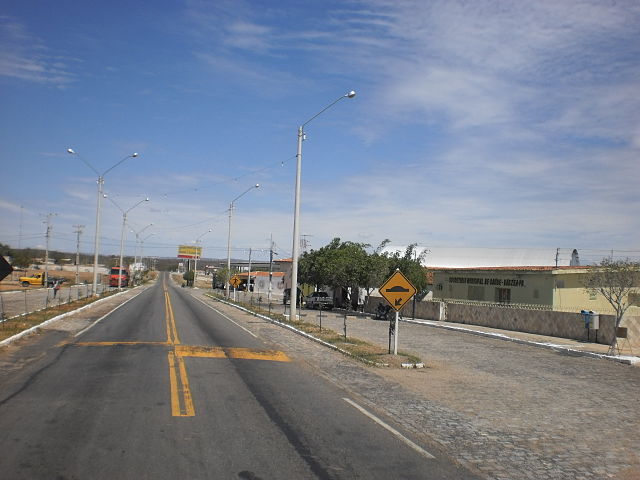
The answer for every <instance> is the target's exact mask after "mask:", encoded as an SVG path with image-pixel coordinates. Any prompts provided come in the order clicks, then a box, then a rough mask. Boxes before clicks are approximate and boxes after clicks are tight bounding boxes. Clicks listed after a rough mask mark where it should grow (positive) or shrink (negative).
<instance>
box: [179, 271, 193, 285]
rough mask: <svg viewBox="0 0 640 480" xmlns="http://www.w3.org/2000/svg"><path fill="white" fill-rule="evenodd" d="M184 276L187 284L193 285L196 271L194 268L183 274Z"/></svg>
mask: <svg viewBox="0 0 640 480" xmlns="http://www.w3.org/2000/svg"><path fill="white" fill-rule="evenodd" d="M182 278H183V279H184V280H185V281H186V282H187V286H188V287H191V286H192V285H193V278H194V273H193V270H189V271H188V272H185V273H184V275H182Z"/></svg>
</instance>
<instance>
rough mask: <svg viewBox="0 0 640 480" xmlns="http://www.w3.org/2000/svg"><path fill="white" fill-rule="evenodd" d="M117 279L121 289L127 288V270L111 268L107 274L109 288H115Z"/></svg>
mask: <svg viewBox="0 0 640 480" xmlns="http://www.w3.org/2000/svg"><path fill="white" fill-rule="evenodd" d="M118 279H120V286H121V287H127V286H129V270H128V269H126V268H124V267H122V268H121V267H111V272H110V273H109V286H110V287H117V286H118Z"/></svg>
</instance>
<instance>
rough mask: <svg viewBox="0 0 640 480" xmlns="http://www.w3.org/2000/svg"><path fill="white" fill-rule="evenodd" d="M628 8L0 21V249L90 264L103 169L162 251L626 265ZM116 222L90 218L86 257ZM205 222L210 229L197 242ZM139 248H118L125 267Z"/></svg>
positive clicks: (53, 6)
mask: <svg viewBox="0 0 640 480" xmlns="http://www.w3.org/2000/svg"><path fill="white" fill-rule="evenodd" d="M639 34H640V3H638V2H635V1H618V2H605V1H593V2H592V1H573V0H566V1H563V2H556V1H538V2H520V1H512V2H509V1H501V2H493V1H474V2H463V1H453V0H447V1H398V2H386V1H385V2H382V1H353V2H352V1H340V2H332V1H307V2H296V1H288V2H287V1H280V2H274V1H204V0H200V1H175V2H168V1H155V2H122V1H112V2H95V1H82V2H80V1H65V0H62V1H57V2H43V1H29V0H25V1H21V2H4V4H3V6H2V7H1V8H0V99H1V104H2V109H1V111H0V122H1V123H0V132H1V133H0V135H1V137H0V138H1V141H0V158H1V165H2V179H3V181H2V189H0V225H1V228H0V242H3V243H9V244H10V245H12V246H18V244H20V246H23V247H24V246H42V245H44V243H45V241H44V233H45V225H44V224H43V221H44V220H45V216H46V214H48V213H55V214H56V215H55V216H53V217H52V225H53V230H52V237H51V248H53V249H58V250H68V251H74V250H75V234H74V233H73V231H74V227H73V225H76V224H83V225H86V227H85V229H84V233H83V235H82V237H81V241H82V247H81V249H82V251H84V252H87V253H90V252H92V250H93V234H94V227H95V204H96V175H95V174H94V173H93V172H92V171H91V170H90V169H89V168H88V167H87V166H86V165H85V164H84V163H83V162H82V161H81V159H79V158H77V157H76V156H73V155H69V154H68V153H66V150H67V148H73V149H74V150H75V151H76V152H78V153H79V154H80V155H81V156H82V158H84V159H85V160H86V161H88V162H89V163H91V164H92V165H93V166H94V167H95V168H96V169H97V170H98V171H100V172H102V171H105V170H107V169H108V168H110V167H111V166H112V165H114V164H116V163H117V162H119V161H120V160H121V159H122V158H124V157H125V156H127V155H129V154H131V153H133V152H137V153H139V157H138V158H136V159H128V160H127V161H125V162H124V163H122V164H121V165H119V166H118V167H117V168H115V169H113V170H112V171H110V172H109V173H108V174H107V175H106V177H105V191H106V192H107V194H108V195H109V198H111V199H112V200H114V201H115V202H116V203H118V204H119V205H120V206H121V207H122V208H124V209H128V208H129V207H131V206H132V205H134V204H135V203H137V202H138V201H140V200H141V199H142V198H144V197H145V196H148V197H150V199H151V201H150V202H148V203H144V204H142V205H140V206H138V207H136V208H135V209H133V210H132V211H131V212H130V213H129V215H128V219H129V220H130V222H131V225H132V227H133V228H134V229H138V230H140V229H141V228H143V227H144V226H145V225H147V224H148V223H151V222H153V223H154V225H153V226H152V227H151V228H149V229H148V230H146V231H145V236H146V234H147V233H153V234H154V235H153V236H151V237H150V238H148V239H147V240H146V242H145V253H148V254H152V255H159V256H173V255H175V254H176V251H177V245H179V244H191V243H193V242H194V241H195V239H196V238H197V237H200V236H201V235H202V237H201V241H202V244H203V246H204V249H205V251H204V254H205V256H213V257H225V256H226V242H227V218H228V217H227V209H228V205H229V202H230V201H231V200H232V199H233V198H235V197H236V196H238V195H239V194H241V193H242V192H243V191H245V190H246V189H247V188H249V187H250V186H251V185H253V184H255V183H260V184H261V187H260V188H259V189H257V190H252V191H251V192H250V193H247V194H246V195H245V196H243V197H242V198H241V199H240V200H238V202H237V204H236V209H235V212H234V217H233V233H232V239H233V246H234V256H243V255H244V256H246V255H247V254H246V249H248V248H249V247H252V248H254V249H267V248H268V246H269V238H270V236H271V235H273V239H274V241H275V242H276V245H277V249H278V253H279V254H280V255H281V256H282V257H286V256H288V255H290V253H291V243H292V240H291V234H292V219H293V197H294V191H293V190H294V180H295V153H296V135H297V127H298V125H300V123H302V122H304V121H305V120H307V119H308V118H309V117H311V116H312V115H314V114H315V113H317V112H318V111H320V110H321V109H322V108H324V107H325V106H326V105H328V104H329V103H331V102H332V101H334V100H335V99H337V98H338V97H340V96H341V95H343V94H345V93H347V92H348V91H350V90H352V89H353V90H356V91H357V96H356V97H355V98H353V99H345V100H343V101H340V102H339V103H338V104H336V105H335V106H334V107H332V108H331V109H330V110H328V111H327V112H325V113H323V114H322V115H321V116H320V117H318V118H316V119H315V120H313V122H311V123H310V124H309V125H308V126H307V127H306V129H305V131H306V134H307V140H306V141H305V142H304V147H303V148H304V150H303V168H302V210H301V211H302V214H301V234H304V235H308V237H307V239H308V241H309V242H310V245H311V247H312V248H319V247H321V246H323V245H325V244H326V243H327V242H328V241H329V240H330V239H331V238H333V237H336V236H338V237H341V238H342V239H344V240H352V241H358V242H366V243H370V244H373V245H377V244H379V243H380V242H381V241H382V240H383V239H385V238H389V239H391V240H392V242H393V244H395V245H402V244H408V243H413V242H417V243H419V244H420V245H423V246H460V247H464V246H466V247H510V248H514V247H554V248H555V247H561V248H578V249H602V250H609V249H616V250H628V251H636V252H637V251H640V215H639V212H640V208H639V207H640V188H639V185H640V164H639V161H640V156H639V153H640V88H639V87H640V41H639V40H640V38H639V37H640V35H639ZM121 222H122V214H121V212H120V211H119V210H118V209H117V208H116V207H115V206H114V205H113V204H111V203H110V202H109V201H105V202H104V203H103V208H102V229H101V230H102V235H101V237H102V248H101V252H102V253H117V252H118V251H119V238H120V228H121ZM209 228H211V229H212V232H211V233H207V234H205V235H203V234H204V233H205V232H207V230H208V229H209ZM133 238H134V236H133V235H131V234H128V237H127V253H132V252H133V243H134V242H133Z"/></svg>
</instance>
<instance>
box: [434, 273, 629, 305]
mask: <svg viewBox="0 0 640 480" xmlns="http://www.w3.org/2000/svg"><path fill="white" fill-rule="evenodd" d="M588 271H589V267H580V266H562V267H550V266H542V267H475V268H436V269H432V272H433V299H434V300H458V301H461V300H462V301H465V300H466V301H472V302H490V303H495V302H497V303H509V304H525V305H539V306H540V307H541V308H545V307H546V308H548V309H549V310H555V311H562V312H580V311H581V310H591V311H596V312H599V313H602V314H613V313H614V312H613V309H612V307H611V305H610V304H609V302H608V301H607V300H606V299H605V298H604V297H603V296H602V295H600V294H597V295H591V294H590V293H589V292H588V291H587V290H586V289H585V287H584V279H585V275H587V274H588ZM639 287H640V286H639ZM630 301H631V303H632V306H631V307H630V308H629V310H628V311H627V314H628V315H640V288H638V289H637V291H636V292H635V293H632V294H631V295H630Z"/></svg>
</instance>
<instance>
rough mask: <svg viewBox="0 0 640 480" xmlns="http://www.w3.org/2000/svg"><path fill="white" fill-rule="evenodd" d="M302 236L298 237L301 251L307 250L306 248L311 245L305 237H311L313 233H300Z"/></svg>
mask: <svg viewBox="0 0 640 480" xmlns="http://www.w3.org/2000/svg"><path fill="white" fill-rule="evenodd" d="M300 236H301V237H302V238H301V239H300V248H301V249H302V250H303V251H305V252H306V251H307V248H309V246H310V245H311V242H310V241H309V240H308V239H307V237H313V235H300Z"/></svg>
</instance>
